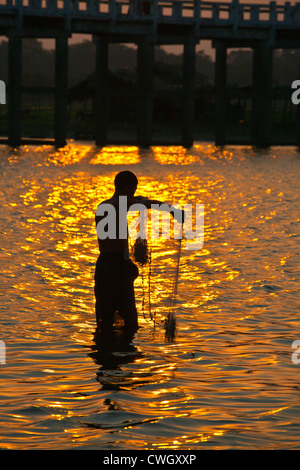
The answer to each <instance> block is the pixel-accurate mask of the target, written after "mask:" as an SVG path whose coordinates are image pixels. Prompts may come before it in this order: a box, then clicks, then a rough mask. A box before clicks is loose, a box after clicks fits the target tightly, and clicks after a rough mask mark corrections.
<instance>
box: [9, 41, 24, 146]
mask: <svg viewBox="0 0 300 470" xmlns="http://www.w3.org/2000/svg"><path fill="white" fill-rule="evenodd" d="M21 115H22V38H21V37H19V36H11V37H10V38H9V43H8V143H9V145H12V146H18V145H20V143H21Z"/></svg>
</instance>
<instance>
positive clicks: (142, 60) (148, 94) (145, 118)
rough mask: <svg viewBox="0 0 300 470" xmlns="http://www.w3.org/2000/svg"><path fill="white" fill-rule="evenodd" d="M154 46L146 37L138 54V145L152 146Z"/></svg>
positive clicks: (140, 44) (139, 47)
mask: <svg viewBox="0 0 300 470" xmlns="http://www.w3.org/2000/svg"><path fill="white" fill-rule="evenodd" d="M153 69H154V44H153V42H152V41H151V39H150V38H147V37H144V38H143V39H142V40H141V41H140V42H139V44H138V53H137V138H138V145H140V146H141V147H145V148H147V147H149V146H150V145H151V144H152V124H153V123H152V120H153V72H154V70H153Z"/></svg>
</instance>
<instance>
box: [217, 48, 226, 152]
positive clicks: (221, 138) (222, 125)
mask: <svg viewBox="0 0 300 470" xmlns="http://www.w3.org/2000/svg"><path fill="white" fill-rule="evenodd" d="M214 46H215V49H216V59H215V144H216V145H220V146H222V145H225V144H226V122H227V119H228V116H227V97H226V85H227V47H226V45H225V44H223V43H222V42H221V41H220V42H217V41H216V42H215V43H214Z"/></svg>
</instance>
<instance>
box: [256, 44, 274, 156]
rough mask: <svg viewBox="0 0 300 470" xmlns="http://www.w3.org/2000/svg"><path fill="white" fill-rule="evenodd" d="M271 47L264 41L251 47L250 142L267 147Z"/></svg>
mask: <svg viewBox="0 0 300 470" xmlns="http://www.w3.org/2000/svg"><path fill="white" fill-rule="evenodd" d="M272 58H273V49H272V48H270V47H268V46H267V45H266V44H265V43H261V44H257V45H256V46H255V47H254V48H253V81H252V87H253V88H252V90H253V92H252V117H251V121H252V144H253V145H255V146H257V147H262V148H263V147H268V146H269V145H270V144H271V130H272V62H273V61H272Z"/></svg>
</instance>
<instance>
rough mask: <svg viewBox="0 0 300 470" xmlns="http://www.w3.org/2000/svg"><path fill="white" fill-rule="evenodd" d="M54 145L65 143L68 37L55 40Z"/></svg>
mask: <svg viewBox="0 0 300 470" xmlns="http://www.w3.org/2000/svg"><path fill="white" fill-rule="evenodd" d="M55 41H56V42H55V113H54V137H55V145H56V146H57V147H63V146H64V145H65V144H66V130H67V106H68V38H67V37H58V38H56V40H55Z"/></svg>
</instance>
